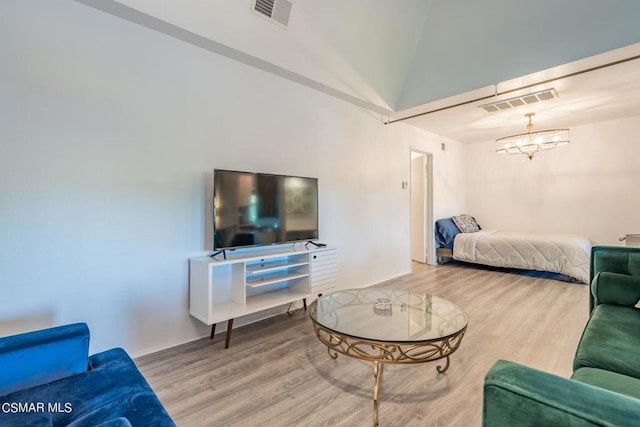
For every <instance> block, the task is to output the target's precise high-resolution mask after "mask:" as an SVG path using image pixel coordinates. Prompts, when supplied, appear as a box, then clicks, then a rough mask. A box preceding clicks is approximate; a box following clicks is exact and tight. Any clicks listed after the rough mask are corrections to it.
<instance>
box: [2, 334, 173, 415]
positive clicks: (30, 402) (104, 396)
mask: <svg viewBox="0 0 640 427" xmlns="http://www.w3.org/2000/svg"><path fill="white" fill-rule="evenodd" d="M0 426H3V427H4V426H71V427H80V426H92V427H95V426H101V427H126V426H159V427H164V426H175V424H174V422H173V421H172V420H171V417H169V414H167V411H166V410H165V409H164V407H163V406H162V404H161V403H160V401H159V400H158V398H157V397H156V395H155V393H154V392H153V390H151V387H150V386H149V384H148V383H147V381H146V380H145V379H144V377H143V376H142V374H141V373H140V371H138V369H137V368H136V365H135V364H134V362H133V360H131V358H130V357H129V356H128V355H127V353H126V352H125V351H124V350H122V349H120V348H116V349H112V350H108V351H105V352H102V353H98V354H95V355H93V356H91V357H89V328H88V327H87V325H86V324H84V323H77V324H72V325H65V326H59V327H55V328H50V329H44V330H40V331H34V332H29V333H25V334H19V335H13V336H9V337H4V338H0Z"/></svg>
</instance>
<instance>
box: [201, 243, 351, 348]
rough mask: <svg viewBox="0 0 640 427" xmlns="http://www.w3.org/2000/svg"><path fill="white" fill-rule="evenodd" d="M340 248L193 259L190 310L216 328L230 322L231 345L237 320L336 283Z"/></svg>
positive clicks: (304, 300) (315, 292) (281, 249)
mask: <svg viewBox="0 0 640 427" xmlns="http://www.w3.org/2000/svg"><path fill="white" fill-rule="evenodd" d="M337 261H338V256H337V249H336V248H333V247H320V248H316V247H313V248H311V247H310V248H307V247H305V246H303V245H300V247H296V246H295V245H294V246H293V247H292V246H290V245H289V246H287V247H286V248H278V249H273V250H267V249H265V250H259V251H251V252H243V253H240V254H237V255H236V254H233V253H231V254H227V257H226V259H224V258H223V256H222V255H219V256H217V257H214V258H211V257H208V256H206V257H198V258H191V259H190V260H189V313H190V314H191V315H192V316H193V317H195V318H196V319H198V320H200V321H201V322H203V323H204V324H206V325H210V326H211V338H213V335H214V332H215V326H216V323H220V322H224V321H227V322H228V325H227V340H226V345H225V347H226V348H228V347H229V340H230V337H231V329H232V327H233V319H235V318H238V317H241V316H245V315H248V314H252V313H256V312H258V311H262V310H266V309H269V308H273V307H277V306H280V305H283V304H287V303H291V302H294V301H299V300H302V301H303V302H304V305H305V309H306V299H307V298H308V297H310V296H312V295H314V294H315V295H317V294H320V293H322V292H324V291H326V290H328V289H331V288H333V287H334V286H335V283H336V275H337Z"/></svg>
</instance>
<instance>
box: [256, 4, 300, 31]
mask: <svg viewBox="0 0 640 427" xmlns="http://www.w3.org/2000/svg"><path fill="white" fill-rule="evenodd" d="M251 10H252V11H253V12H254V13H256V14H258V15H260V16H262V17H263V18H266V19H268V20H269V21H271V22H275V23H276V24H279V25H282V26H283V27H285V28H286V27H287V25H289V15H290V14H291V2H290V1H288V0H253V8H252V9H251Z"/></svg>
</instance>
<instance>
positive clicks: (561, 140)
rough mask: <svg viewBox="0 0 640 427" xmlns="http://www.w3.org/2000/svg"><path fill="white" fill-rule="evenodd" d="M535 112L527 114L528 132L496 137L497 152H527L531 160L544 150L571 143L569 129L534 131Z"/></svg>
mask: <svg viewBox="0 0 640 427" xmlns="http://www.w3.org/2000/svg"><path fill="white" fill-rule="evenodd" d="M534 115H535V113H528V114H525V117H528V118H529V124H528V125H527V132H526V133H521V134H518V135H511V136H505V137H504V138H499V139H496V152H497V153H507V154H525V155H527V156H528V157H529V160H532V159H533V156H535V154H536V153H538V152H540V151H542V150H551V149H552V148H556V147H557V146H559V145H564V144H568V143H569V129H552V130H541V131H537V132H533V123H531V118H532V117H533V116H534Z"/></svg>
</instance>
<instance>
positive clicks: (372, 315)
mask: <svg viewBox="0 0 640 427" xmlns="http://www.w3.org/2000/svg"><path fill="white" fill-rule="evenodd" d="M309 317H310V318H311V321H312V323H313V328H314V330H315V333H316V336H317V337H318V339H319V340H320V341H321V342H322V343H323V344H325V345H326V346H327V349H328V351H329V356H331V357H332V358H333V359H336V358H337V357H338V354H339V353H341V354H344V355H347V356H350V357H355V358H358V359H363V360H368V361H370V362H373V376H374V379H375V383H374V387H373V425H374V426H377V425H378V393H379V392H380V378H381V376H382V367H383V366H384V364H385V363H398V364H407V363H423V362H431V361H434V360H439V359H445V363H444V366H441V365H437V366H436V370H437V371H438V372H439V373H444V372H445V371H446V370H447V369H449V356H450V355H451V354H452V353H453V352H455V351H456V350H457V349H458V347H459V346H460V342H461V341H462V337H463V336H464V333H465V330H466V329H467V322H468V319H467V314H466V313H465V312H464V311H463V310H462V309H461V308H460V307H458V306H457V305H455V304H453V303H452V302H449V301H447V300H446V299H443V298H439V297H437V296H435V295H429V294H426V293H424V292H416V291H403V290H392V289H375V288H373V289H372V288H368V289H367V288H365V289H348V290H343V291H339V292H334V293H332V294H327V295H324V296H321V297H319V298H318V299H316V300H315V301H313V302H312V303H311V304H310V306H309Z"/></svg>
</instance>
